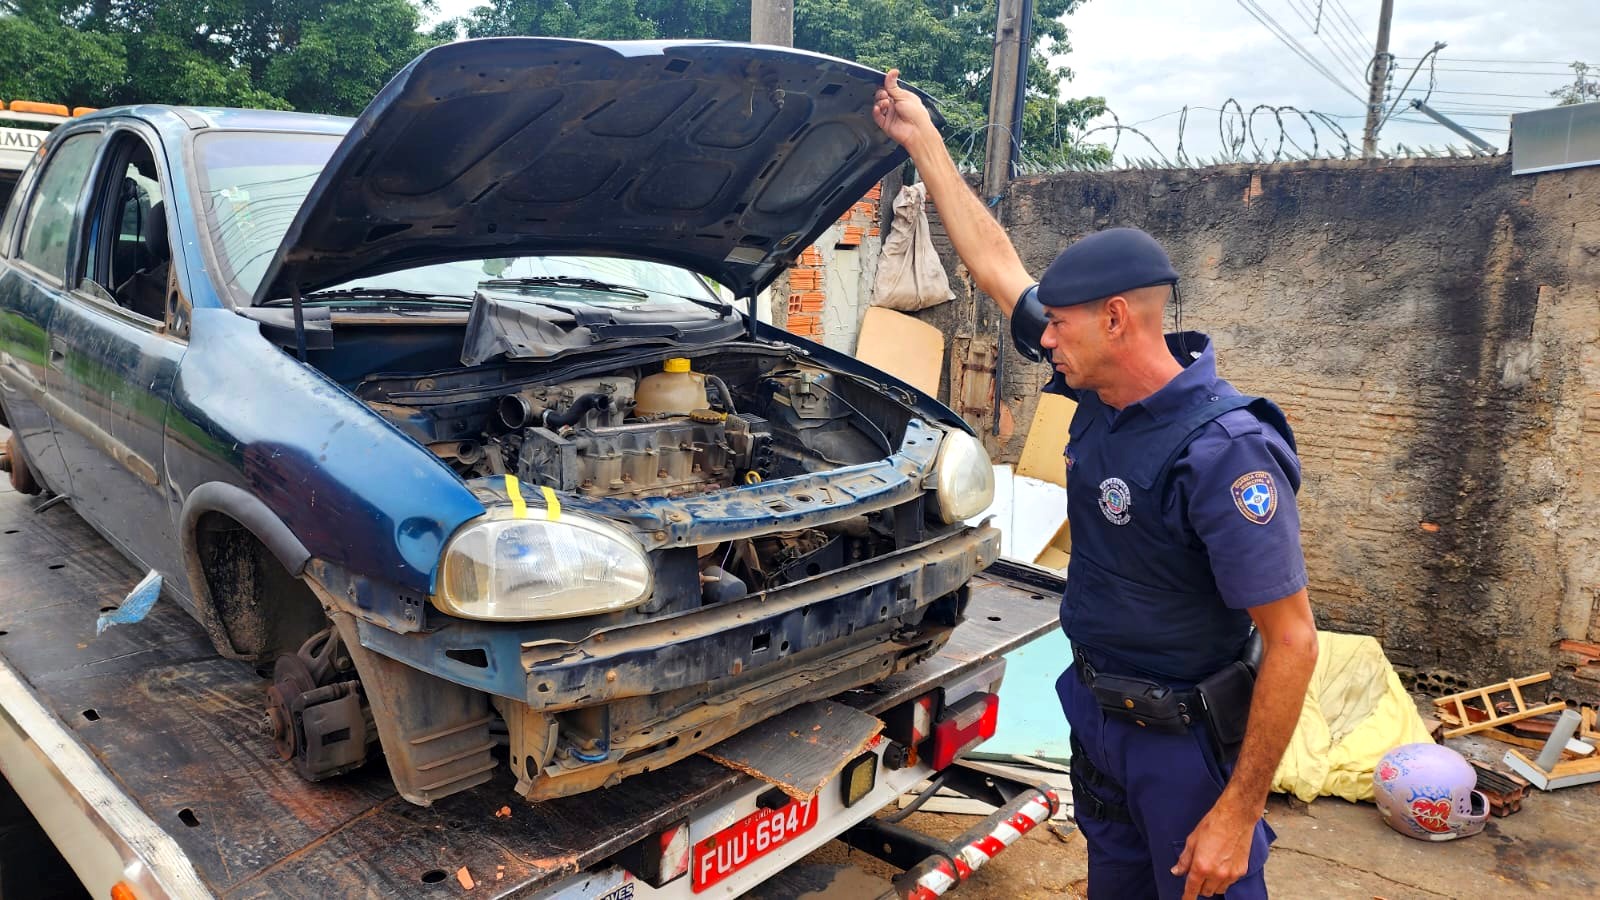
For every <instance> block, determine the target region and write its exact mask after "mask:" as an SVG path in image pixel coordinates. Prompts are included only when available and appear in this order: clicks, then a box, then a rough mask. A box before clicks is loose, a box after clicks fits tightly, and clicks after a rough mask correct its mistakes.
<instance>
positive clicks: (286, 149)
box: [195, 131, 717, 308]
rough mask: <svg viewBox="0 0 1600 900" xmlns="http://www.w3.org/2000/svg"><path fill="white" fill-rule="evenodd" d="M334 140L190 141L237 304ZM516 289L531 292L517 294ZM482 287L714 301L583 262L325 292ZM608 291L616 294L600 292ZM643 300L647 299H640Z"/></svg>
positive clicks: (256, 281)
mask: <svg viewBox="0 0 1600 900" xmlns="http://www.w3.org/2000/svg"><path fill="white" fill-rule="evenodd" d="M340 140H341V138H340V137H339V136H338V135H326V134H295V133H287V132H277V133H273V132H259V131H248V132H246V131H213V132H208V133H206V134H203V135H200V136H199V137H198V138H197V139H196V141H195V150H196V155H197V157H198V160H199V173H200V205H201V212H202V213H203V214H204V216H205V220H206V226H207V229H208V232H209V237H210V242H211V246H212V249H213V251H214V252H215V254H216V257H217V263H218V265H219V267H220V268H221V270H222V271H221V273H220V274H221V277H222V278H223V280H224V281H226V282H227V284H228V286H229V287H231V288H232V289H233V290H234V291H235V292H236V293H235V299H236V300H237V301H238V302H241V303H249V302H250V298H251V297H253V296H254V295H255V292H256V290H257V288H259V287H260V285H261V279H262V277H263V276H264V275H265V274H266V270H267V265H268V264H269V263H271V261H272V255H273V253H274V252H276V251H277V249H278V245H279V244H280V243H282V241H283V236H284V234H285V233H286V232H287V231H288V230H289V224H290V222H292V221H293V220H294V216H295V213H296V212H298V211H299V209H300V205H301V203H303V202H304V201H305V197H306V193H307V192H308V191H310V190H311V186H312V184H314V183H315V182H316V180H317V176H318V175H319V174H320V173H321V172H322V169H323V167H324V166H325V165H327V162H328V158H329V157H330V156H332V155H333V151H334V148H336V147H338V146H339V141H340ZM522 279H529V280H533V283H528V282H524V283H523V284H521V285H519V284H516V282H518V281H519V280H522ZM546 279H549V280H551V281H550V283H549V284H548V285H546V284H540V283H538V282H540V281H543V280H546ZM486 281H494V282H496V284H495V285H494V287H495V289H496V290H497V291H501V292H506V291H509V292H516V291H518V290H519V289H524V288H525V289H539V290H541V291H543V290H546V289H550V290H559V291H561V292H562V294H563V298H564V299H568V300H570V301H573V302H585V303H607V302H613V303H614V302H626V303H630V304H636V303H639V302H641V301H642V300H646V299H652V298H654V297H657V296H659V297H661V298H662V299H665V300H670V299H671V298H672V297H684V298H693V299H695V300H698V301H706V300H715V299H717V298H716V296H715V294H714V293H713V292H712V291H711V290H710V288H708V286H707V285H706V283H705V282H703V281H702V280H701V279H700V278H699V276H697V275H695V274H694V273H692V272H690V271H688V270H685V269H680V268H677V267H675V266H669V265H664V264H662V263H656V262H650V261H648V260H639V259H622V258H609V257H589V256H520V257H496V258H490V259H472V260H458V261H454V262H445V263H436V264H432V265H426V266H418V267H416V268H412V269H405V270H402V271H399V272H389V273H386V274H383V275H373V276H367V277H362V278H357V279H354V280H352V281H349V282H346V283H344V284H340V285H334V286H332V287H329V288H325V289H323V292H327V291H354V290H356V289H362V290H370V291H373V292H381V291H405V292H413V293H418V294H431V295H439V296H447V297H448V296H457V297H470V296H472V294H473V292H474V291H475V290H477V289H478V287H479V285H481V284H482V283H483V282H486ZM580 282H581V283H580ZM608 286H615V287H616V288H617V289H618V290H617V291H615V292H613V291H608V290H605V289H604V288H605V287H608ZM641 290H642V291H647V292H649V294H648V295H647V296H641V295H640V293H639V292H640V291H641ZM319 293H321V292H319ZM684 305H685V306H688V304H684ZM691 308H692V307H691Z"/></svg>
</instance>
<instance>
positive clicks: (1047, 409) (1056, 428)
mask: <svg viewBox="0 0 1600 900" xmlns="http://www.w3.org/2000/svg"><path fill="white" fill-rule="evenodd" d="M1077 409H1078V404H1076V403H1074V402H1072V401H1071V400H1068V399H1067V398H1065V397H1063V396H1061V395H1060V394H1040V395H1039V405H1038V406H1037V407H1035V408H1034V411H1033V423H1032V424H1031V425H1029V426H1028V439H1027V441H1025V442H1024V443H1023V445H1022V456H1020V457H1019V458H1018V459H1017V474H1018V475H1026V476H1028V477H1029V478H1037V479H1039V480H1040V481H1048V482H1050V483H1051V484H1058V485H1060V486H1062V487H1066V486H1067V468H1066V462H1065V461H1064V460H1063V459H1062V458H1061V448H1063V447H1065V446H1066V445H1067V423H1068V422H1071V421H1072V414H1073V413H1074V412H1076V411H1077Z"/></svg>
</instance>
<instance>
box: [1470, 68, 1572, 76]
mask: <svg viewBox="0 0 1600 900" xmlns="http://www.w3.org/2000/svg"><path fill="white" fill-rule="evenodd" d="M1439 71H1441V72H1478V73H1481V74H1484V75H1538V76H1540V77H1541V78H1571V77H1572V73H1570V72H1514V71H1511V70H1510V69H1458V68H1455V67H1454V66H1440V67H1439Z"/></svg>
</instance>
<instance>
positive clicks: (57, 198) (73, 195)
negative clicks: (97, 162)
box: [17, 132, 100, 280]
mask: <svg viewBox="0 0 1600 900" xmlns="http://www.w3.org/2000/svg"><path fill="white" fill-rule="evenodd" d="M99 143H100V133H99V132H88V133H82V134H74V135H71V136H69V137H67V138H66V139H65V140H63V141H62V142H61V146H59V147H57V148H56V152H55V153H54V154H53V155H51V157H50V159H49V160H47V161H46V162H45V166H44V171H43V172H42V173H40V175H39V186H38V188H37V189H36V190H35V191H34V192H33V196H32V198H31V199H29V201H28V209H27V213H26V218H25V219H24V221H23V225H22V248H21V250H20V251H19V252H18V254H17V255H18V256H19V257H20V258H21V259H23V260H24V261H26V262H27V263H28V264H30V265H32V266H34V267H35V268H37V269H39V270H40V271H42V272H44V273H46V274H48V275H49V276H51V277H52V278H55V279H57V280H60V279H62V278H64V277H65V276H66V271H67V246H68V244H69V243H71V238H72V228H73V217H74V215H75V214H76V212H77V208H78V198H79V197H80V196H82V194H83V188H84V184H85V183H86V182H87V181H88V180H89V170H90V169H91V168H92V167H93V165H94V155H95V148H96V147H97V146H99Z"/></svg>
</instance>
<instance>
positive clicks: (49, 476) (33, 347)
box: [0, 127, 104, 494]
mask: <svg viewBox="0 0 1600 900" xmlns="http://www.w3.org/2000/svg"><path fill="white" fill-rule="evenodd" d="M103 137H104V135H103V133H102V131H101V129H99V128H93V127H90V128H79V129H75V130H73V131H70V132H61V133H58V134H57V135H55V136H54V140H52V141H51V149H50V151H49V155H48V156H47V157H45V159H44V163H43V165H42V167H40V168H39V169H37V170H36V172H35V174H34V175H32V176H31V184H23V185H21V192H20V193H19V195H18V196H17V197H16V198H14V202H13V204H12V206H11V207H10V209H9V211H8V213H7V216H6V220H7V224H6V226H5V229H4V231H3V234H4V236H5V241H6V246H5V251H6V253H7V258H6V259H5V260H4V261H3V262H0V404H3V405H4V408H5V414H6V419H7V421H8V423H9V424H10V426H11V430H12V431H13V433H14V434H15V435H16V437H17V440H18V441H19V442H20V443H21V445H22V453H23V456H24V457H25V460H26V462H27V464H28V467H29V468H30V469H31V470H32V471H33V473H34V475H35V477H36V478H37V479H39V480H41V481H43V482H44V485H45V486H46V487H48V488H50V489H51V490H54V491H57V492H59V493H67V494H70V493H71V491H72V486H71V482H70V480H69V478H68V475H67V467H66V462H65V460H64V459H63V457H62V455H61V453H60V450H59V448H58V445H57V443H56V437H55V432H54V430H53V427H52V421H51V419H52V415H53V413H54V412H56V411H58V410H59V409H60V407H59V404H58V398H56V397H55V396H53V395H51V394H50V393H49V391H48V383H49V381H50V379H49V377H48V372H49V371H50V369H49V365H50V363H51V362H52V358H51V355H50V346H49V329H50V324H51V320H52V318H53V317H54V314H55V311H56V307H57V304H58V303H59V302H60V299H61V297H62V295H63V294H64V293H65V288H64V285H65V282H66V275H67V266H68V261H69V258H70V256H71V253H70V251H71V250H72V249H73V247H74V245H75V244H76V243H77V240H78V236H79V235H80V234H81V229H80V224H81V221H82V219H81V208H82V206H83V205H84V204H83V201H84V196H85V193H86V190H87V185H88V182H89V176H90V173H91V172H92V171H93V168H94V161H95V159H96V158H97V155H98V152H99V150H100V148H101V145H102V143H103Z"/></svg>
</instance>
